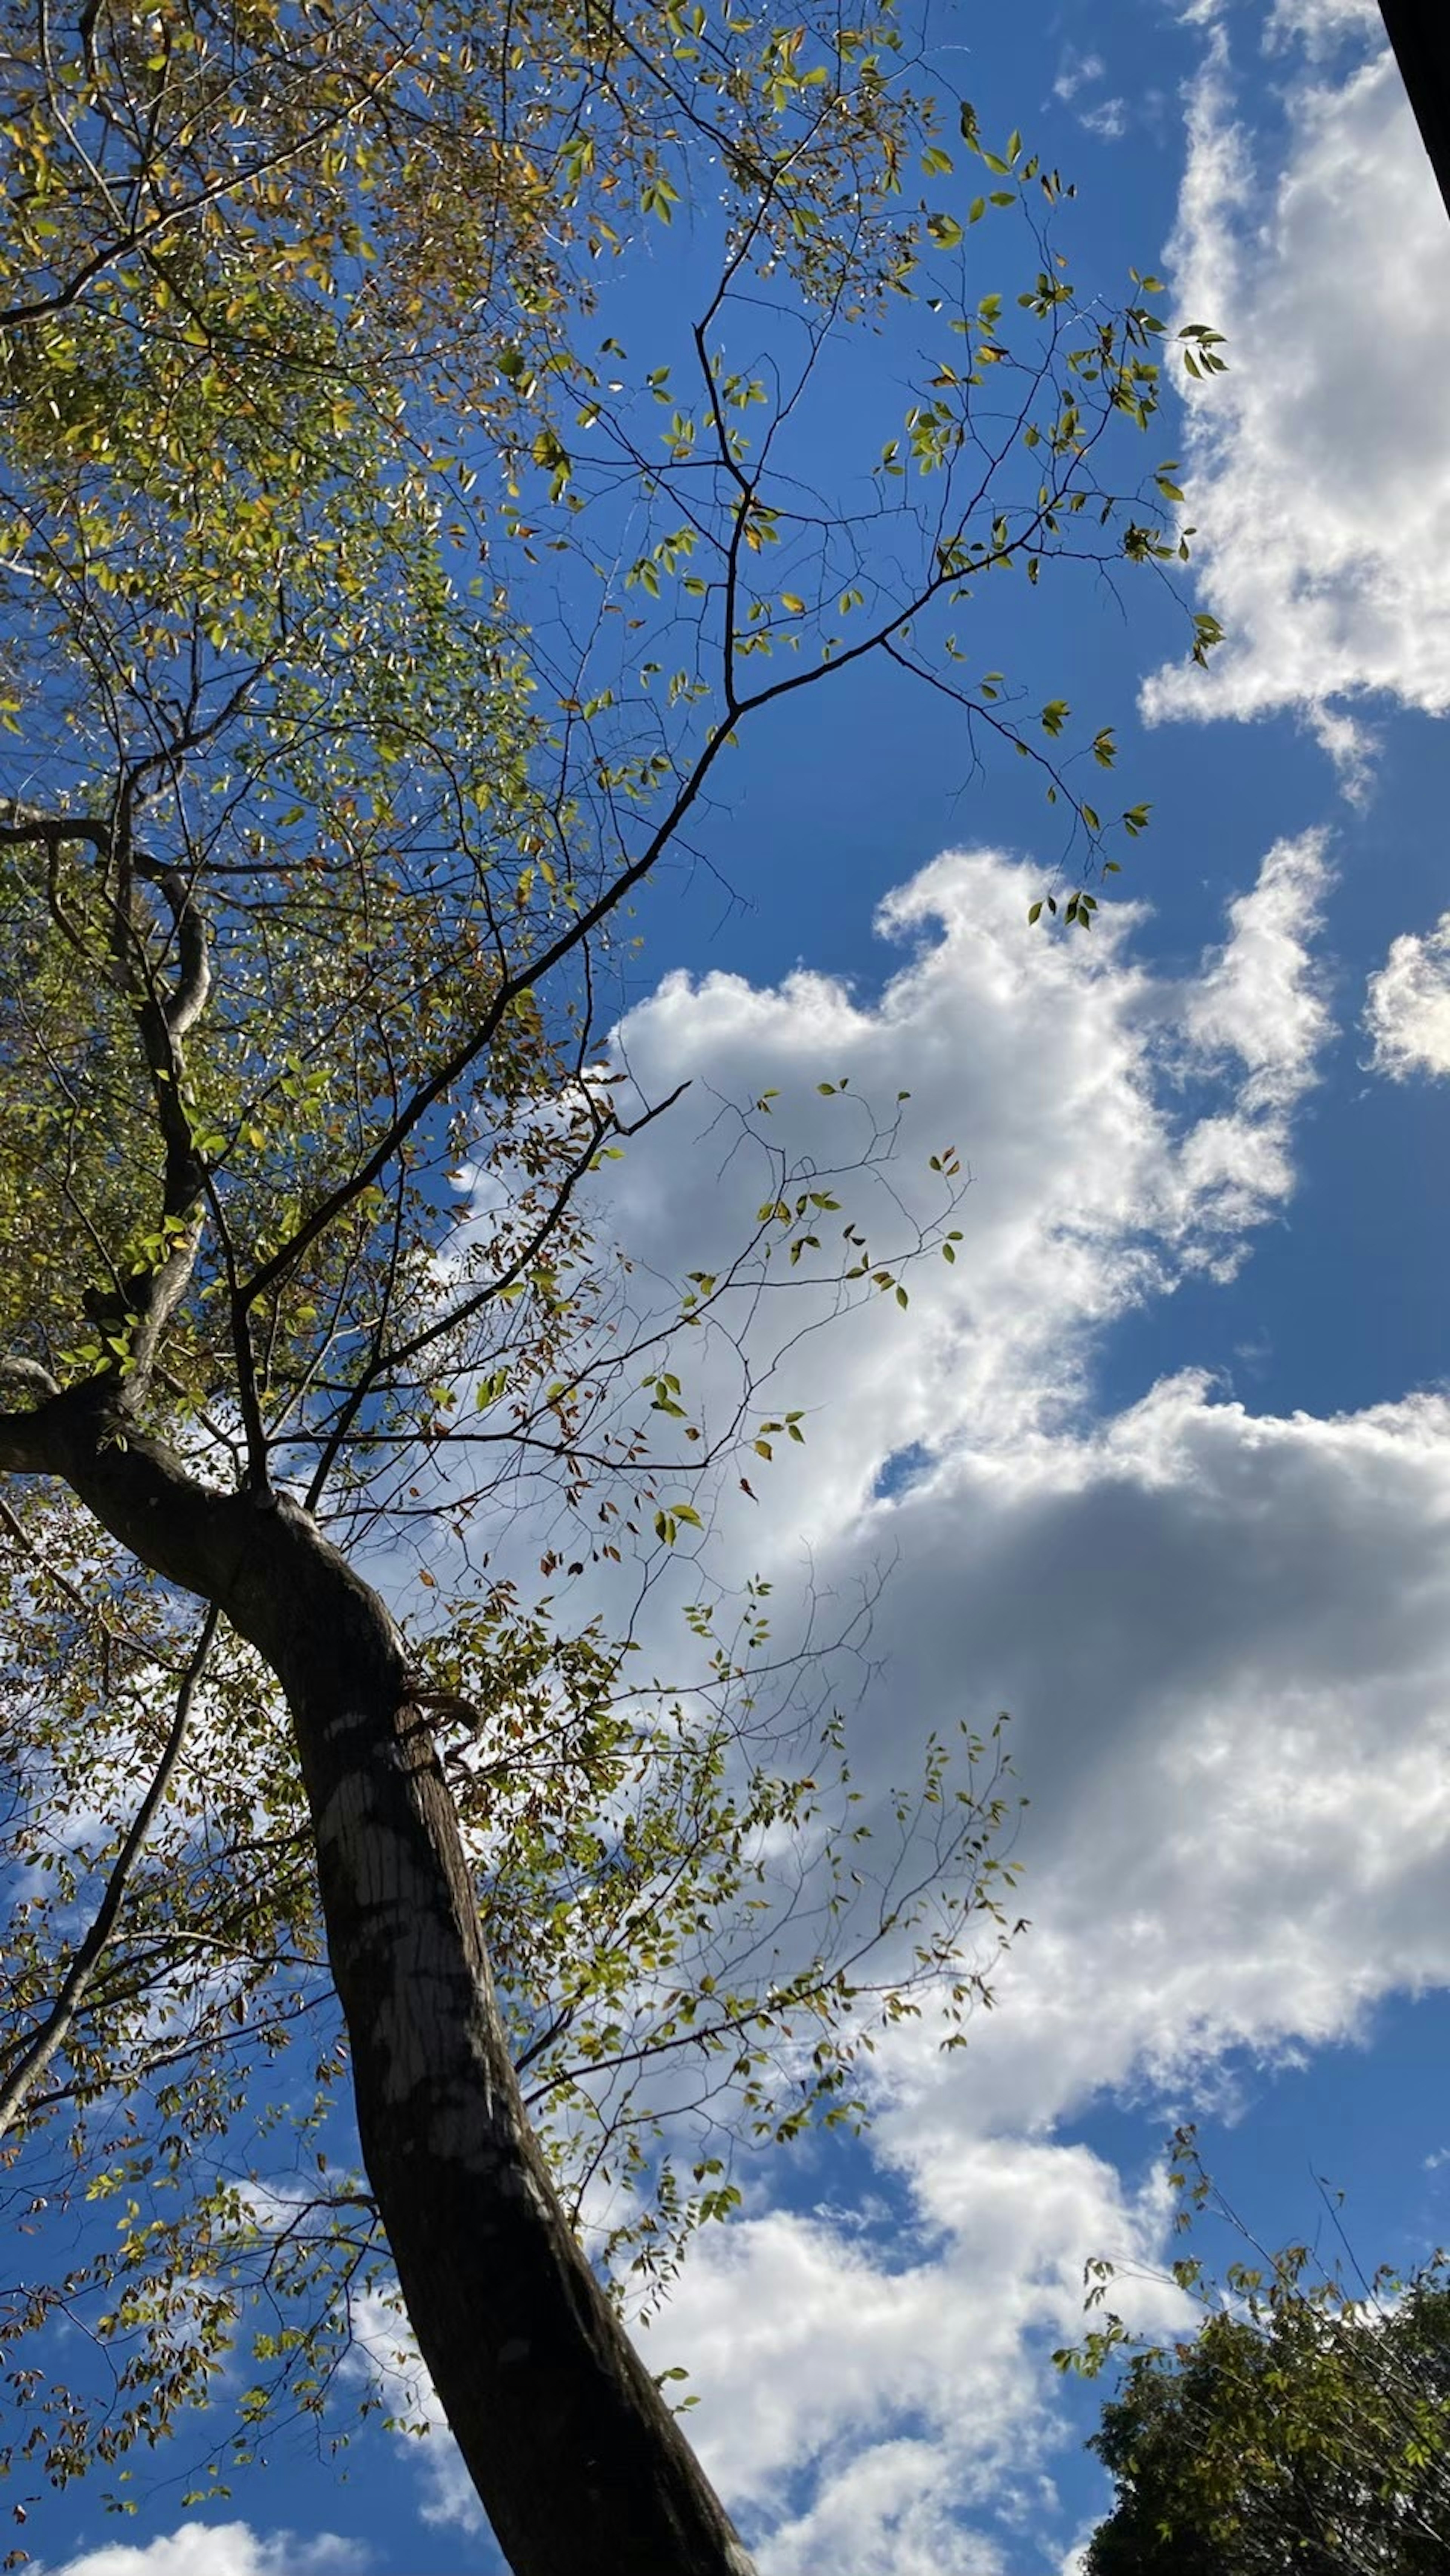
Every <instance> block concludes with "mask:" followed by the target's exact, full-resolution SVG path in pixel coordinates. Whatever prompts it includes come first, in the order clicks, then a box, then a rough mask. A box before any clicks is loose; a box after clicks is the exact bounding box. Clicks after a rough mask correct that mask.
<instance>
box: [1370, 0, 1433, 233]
mask: <svg viewBox="0 0 1450 2576" xmlns="http://www.w3.org/2000/svg"><path fill="white" fill-rule="evenodd" d="M1380 15H1381V17H1382V18H1383V20H1384V22H1385V33H1386V35H1387V36H1388V37H1389V40H1390V43H1391V45H1392V46H1393V48H1394V55H1395V60H1396V62H1397V63H1398V64H1399V67H1400V78H1401V80H1402V81H1403V82H1404V84H1405V88H1406V90H1407V91H1408V92H1409V99H1410V105H1411V107H1412V108H1413V109H1414V111H1415V122H1416V124H1417V125H1418V126H1419V129H1420V138H1421V141H1422V142H1423V144H1424V146H1425V150H1426V151H1427V152H1428V154H1429V156H1430V166H1431V168H1432V169H1433V171H1434V173H1435V176H1436V178H1437V179H1438V180H1439V182H1440V194H1441V196H1442V197H1443V198H1444V200H1445V211H1446V213H1447V214H1450V5H1447V0H1380Z"/></svg>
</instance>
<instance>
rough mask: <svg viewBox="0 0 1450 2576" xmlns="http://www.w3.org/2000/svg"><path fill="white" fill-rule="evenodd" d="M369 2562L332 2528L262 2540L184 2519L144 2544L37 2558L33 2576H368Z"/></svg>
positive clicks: (230, 2526) (243, 2526) (235, 2526)
mask: <svg viewBox="0 0 1450 2576" xmlns="http://www.w3.org/2000/svg"><path fill="white" fill-rule="evenodd" d="M367 2566H368V2552H367V2551H366V2550H365V2549H360V2548H359V2547H358V2546H357V2544H356V2543H355V2542H354V2541H348V2540H339V2539H338V2538H337V2537H336V2535H335V2534H333V2533H330V2532H321V2533H319V2534H318V2535H317V2536H316V2537H315V2538H313V2539H311V2540H301V2539H299V2538H298V2537H297V2535H296V2534H295V2533H294V2532H290V2531H279V2532H274V2533H273V2534H272V2535H271V2536H270V2538H264V2537H262V2535H261V2534H260V2533H258V2532H255V2531H253V2530H252V2529H251V2528H250V2526H249V2525H248V2524H247V2523H245V2522H211V2523H187V2524H185V2525H183V2527H182V2529H181V2530H180V2531H173V2532H171V2533H170V2534H169V2535H168V2534H163V2535H162V2537H161V2538H160V2539H157V2540H153V2541H151V2542H149V2543H148V2545H147V2546H146V2547H145V2548H137V2547H135V2546H133V2545H132V2544H131V2543H129V2542H127V2541H122V2540H116V2541H109V2542H107V2544H106V2545H105V2547H104V2548H102V2549H88V2550H87V2551H86V2552H85V2554H84V2555H83V2556H82V2557H80V2558H68V2559H67V2560H66V2561H65V2564H64V2565H63V2566H54V2565H52V2566H45V2567H42V2566H41V2565H40V2564H39V2563H38V2562H37V2564H36V2565H35V2567H34V2568H33V2570H32V2576H366V2569H367Z"/></svg>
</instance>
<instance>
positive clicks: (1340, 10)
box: [1266, 0, 1384, 56]
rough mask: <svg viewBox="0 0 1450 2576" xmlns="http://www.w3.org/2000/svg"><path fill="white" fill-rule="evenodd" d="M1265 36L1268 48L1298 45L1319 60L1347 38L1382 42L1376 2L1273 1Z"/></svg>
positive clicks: (1328, 0) (1381, 27) (1382, 26)
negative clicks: (1364, 38) (1372, 39)
mask: <svg viewBox="0 0 1450 2576" xmlns="http://www.w3.org/2000/svg"><path fill="white" fill-rule="evenodd" d="M1266 35H1267V39H1268V42H1269V44H1270V45H1271V46H1272V45H1275V44H1290V43H1293V42H1296V41H1297V42H1298V43H1300V44H1303V45H1305V46H1306V47H1307V48H1308V50H1309V52H1310V53H1311V55H1314V56H1318V55H1322V54H1326V53H1329V52H1331V51H1332V50H1333V49H1334V48H1335V47H1336V46H1338V45H1341V44H1343V42H1344V41H1345V38H1346V37H1348V36H1372V37H1374V38H1375V40H1376V41H1377V42H1378V41H1380V40H1382V39H1383V35H1384V20H1383V18H1382V17H1381V16H1380V13H1379V5H1378V0H1274V9H1273V15H1272V16H1271V18H1270V20H1269V24H1268V28H1267V30H1266Z"/></svg>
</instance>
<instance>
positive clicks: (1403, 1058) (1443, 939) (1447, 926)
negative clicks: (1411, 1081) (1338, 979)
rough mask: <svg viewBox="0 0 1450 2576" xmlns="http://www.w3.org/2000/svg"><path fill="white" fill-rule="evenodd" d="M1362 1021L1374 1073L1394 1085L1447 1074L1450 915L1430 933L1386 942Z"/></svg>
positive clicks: (1449, 1055)
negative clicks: (1420, 1075) (1414, 1076)
mask: <svg viewBox="0 0 1450 2576" xmlns="http://www.w3.org/2000/svg"><path fill="white" fill-rule="evenodd" d="M1364 1017H1365V1026H1366V1027H1367V1028H1368V1030H1369V1033H1370V1037H1371V1039H1372V1041H1373V1055H1372V1058H1371V1061H1372V1063H1373V1065H1374V1069H1375V1071H1376V1073H1387V1074H1388V1075H1389V1076H1390V1077H1391V1079H1392V1080H1393V1081H1395V1082H1404V1081H1406V1080H1407V1079H1408V1077H1409V1076H1410V1075H1411V1074H1412V1073H1427V1074H1430V1075H1432V1076H1442V1077H1443V1076H1444V1075H1446V1074H1450V912H1442V914H1441V915H1440V918H1439V920H1438V921H1437V922H1436V924H1435V927H1434V929H1433V930H1428V931H1425V932H1424V933H1423V934H1418V933H1416V932H1414V931H1406V932H1405V933H1404V934H1403V935H1402V937H1400V938H1399V939H1395V940H1392V941H1391V943H1390V949H1389V954H1388V956H1387V957H1386V959H1385V962H1384V964H1383V966H1381V967H1380V968H1379V970H1378V971H1377V973H1375V974H1373V975H1371V977H1370V979H1369V987H1368V999H1367V1001H1366V1004H1365V1013H1364Z"/></svg>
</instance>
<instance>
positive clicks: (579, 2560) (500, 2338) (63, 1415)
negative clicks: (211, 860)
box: [0, 1390, 750, 2576]
mask: <svg viewBox="0 0 1450 2576" xmlns="http://www.w3.org/2000/svg"><path fill="white" fill-rule="evenodd" d="M0 1467H10V1468H12V1469H19V1470H21V1471H22V1472H24V1471H26V1470H29V1471H30V1472H39V1473H43V1474H52V1475H58V1476H60V1477H62V1478H63V1479H64V1481H65V1482H66V1483H67V1484H68V1485H69V1486H70V1488H71V1490H72V1491H73V1492H74V1493H75V1494H76V1496H77V1497H78V1498H79V1500H80V1501H81V1502H82V1503H84V1504H85V1505H86V1506H87V1507H88V1508H89V1509H90V1510H91V1511H93V1512H94V1513H95V1515H96V1517H97V1519H98V1520H100V1521H101V1522H102V1523H103V1524H104V1526H105V1527H106V1528H107V1529H108V1530H110V1531H111V1532H112V1534H113V1535H114V1536H115V1537H116V1538H118V1539H119V1540H120V1541H121V1542H122V1544H123V1545H125V1546H127V1547H129V1548H130V1549H131V1550H132V1551H133V1552H134V1553H135V1554H136V1555H137V1556H138V1557H140V1558H141V1559H142V1561H143V1562H144V1563H145V1564H147V1565H149V1566H151V1567H152V1568H153V1569H154V1570H155V1571H156V1572H157V1573H159V1574H161V1575H163V1576H165V1577H166V1578H167V1579H168V1580H170V1581H172V1582H175V1583H178V1584H181V1585H184V1586H185V1587H186V1588H187V1589H189V1590H191V1591H193V1592H196V1593H199V1594H200V1595H201V1596H202V1597H203V1598H204V1599H206V1600H209V1601H214V1602H216V1603H218V1604H219V1605H220V1607H221V1608H222V1609H223V1610H224V1611H225V1613H226V1615H227V1617H228V1618H229V1619H230V1620H231V1622H232V1624H233V1626H234V1627H235V1628H237V1629H238V1631H239V1632H240V1633H241V1634H242V1635H243V1636H245V1637H247V1638H248V1639H249V1640H250V1641H251V1643H252V1644H253V1645H255V1646H256V1647H257V1649H258V1650H259V1652H260V1653H261V1654H262V1655H263V1656H264V1657H265V1659H266V1661H267V1663H268V1664H269V1665H270V1666H271V1668H272V1670H273V1672H274V1673H275V1674H276V1675H277V1678H278V1680H279V1681H280V1683H281V1685H282V1688H283V1690H284V1692H285V1693H286V1697H287V1702H288V1706H289V1708H290V1709H291V1712H292V1717H293V1722H294V1725H295V1729H296V1736H297V1744H298V1749H299V1753H300V1757H301V1765H302V1773H303V1778H304V1781H305V1784H306V1791H307V1798H308V1804H309V1807H310V1810H311V1815H312V1822H313V1828H314V1833H315V1836H316V1845H317V1862H318V1875H319V1880H320V1885H321V1894H322V1905H323V1911H324V1915H325V1919H326V1925H327V1938H328V1950H329V1957H330V1961H331V1965H332V1971H333V1974H334V1977H335V1979H336V1982H337V1990H338V1994H339V1996H340V1998H341V2001H342V2008H343V2013H344V2016H345V2018H346V2023H347V2031H348V2039H349V2044H350V2051H351V2057H352V2068H353V2084H354V2089H355V2095H356V2102H357V2117H358V2128H359V2132H360V2135H361V2141H362V2153H363V2161H364V2163H365V2165H366V2168H367V2172H368V2176H369V2179H370V2181H371V2184H372V2187H373V2190H374V2192H375V2194H376V2196H377V2201H378V2207H379V2210H380V2212H381V2215H382V2221H383V2225H384V2227H385V2229H386V2231H387V2237H388V2243H389V2246H390V2248H391V2251H392V2255H393V2259H394V2261H395V2262H396V2264H397V2269H398V2278H399V2282H400V2284H401V2287H402V2292H403V2297H404V2300H405V2302H406V2305H407V2310H408V2317H409V2321H410V2323H411V2325H412V2328H413V2332H414V2334H415V2335H416V2337H417V2340H418V2345H419V2348H420V2350H421V2352H422V2355H423V2358H424V2360H425V2362H426V2363H427V2366H428V2369H429V2371H430V2373H431V2375H432V2379H433V2383H434V2386H435V2388H436V2389H437V2392H438V2396H439V2400H440V2402H441V2404H442V2408H443V2412H444V2414H445V2416H446V2418H447V2421H448V2424H449V2427H450V2429H451V2430H452V2432H453V2434H454V2436H455V2438H456V2440H457V2442H458V2445H459V2448H460V2450H461V2451H462V2454H463V2457H464V2460H465V2462H466V2463H467V2466H468V2470H469V2473H470V2475H471V2477H472V2478H473V2480H474V2483H475V2485H476V2486H477V2489H478V2492H479V2495H480V2497H481V2498H482V2500H483V2504H484V2506H485V2509H486V2511H487V2513H488V2516H489V2520H490V2522H491V2523H492V2525H493V2528H494V2531H495V2532H496V2534H497V2536H498V2541H499V2545H500V2547H501V2548H502V2550H503V2553H504V2556H505V2557H506V2558H507V2560H508V2562H509V2565H510V2567H511V2568H512V2569H513V2570H514V2571H515V2576H750V2560H749V2558H748V2556H747V2554H746V2552H745V2550H744V2549H743V2548H742V2546H741V2544H740V2541H739V2539H738V2537H737V2536H736V2534H735V2532H734V2530H733V2529H732V2527H731V2524H730V2521H729V2519H728V2517H727V2515H726V2513H725V2511H724V2509H723V2507H722V2506H721V2504H720V2502H719V2500H718V2498H717V2497H716V2495H715V2494H714V2491H713V2489H712V2488H711V2486H710V2484H709V2482H708V2480H707V2479H706V2478H705V2476H704V2474H703V2472H702V2470H701V2469H700V2467H699V2464H698V2462H697V2461H696V2459H695V2457H694V2454H693V2452H692V2451H691V2450H690V2447H689V2445H688V2443H687V2442H686V2441H685V2439H684V2436H683V2434H682V2433H681V2431H680V2428H679V2425H678V2423H677V2421H676V2419H675V2417H674V2416H673V2415H672V2414H671V2412H670V2410H669V2408H668V2406H667V2405H666V2404H665V2402H664V2399H663V2398H662V2397H661V2395H660V2393H659V2390H658V2389H657V2388H656V2386H655V2384H654V2381H653V2380H652V2379H651V2377H650V2375H649V2373H648V2371H647V2370H646V2369H645V2367H644V2364H643V2363H642V2362H641V2360H640V2358H639V2356H638V2354H637V2353H636V2352H635V2350H634V2348H633V2346H632V2344H631V2343H630V2341H629V2339H628V2337H627V2335H626V2334H625V2332H624V2330H623V2328H622V2326H621V2325H620V2323H619V2320H618V2318H617V2317H616V2316H615V2314H614V2312H613V2310H612V2308H611V2307H610V2305H609V2302H608V2300H607V2299H606V2298H605V2296H604V2294H603V2292H602V2290H601V2288H600V2286H599V2283H598V2281H597V2280H596V2279H595V2276H594V2274H593V2272H592V2271H591V2269H590V2267H589V2265H588V2263H587V2262H586V2260H585V2258H584V2255H583V2253H582V2252H581V2250H580V2248H579V2245H578V2244H577V2242H576V2240H575V2237H574V2235H573V2232H572V2230H571V2228H570V2227H569V2224H568V2222H567V2220H566V2219H565V2216H564V2213H563V2210H562V2208H561V2207H560V2203H559V2199H558V2195H557V2193H556V2192H555V2189H554V2186H553V2183H552V2181H551V2178H550V2175H549V2171H548V2168H547V2166H546V2164H545V2162H544V2158H543V2156H542V2154H541V2152H540V2149H539V2147H538V2145H537V2143H536V2142H535V2140H534V2138H533V2136H532V2133H531V2132H530V2129H529V2126H528V2122H527V2120H526V2118H525V2115H524V2109H523V2104H522V2100H521V2097H520V2093H519V2087H518V2082H517V2079H516V2077H515V2074H514V2069H513V2065H512V2061H511V2059H510V2057H509V2053H508V2047H507V2041H506V2037H505V2032H504V2028H503V2024H502V2022H501V2019H500V2017H499V2013H498V2008H497V2005H496V2002H495V1999H494V1994H493V1986H492V1981H491V1978H490V1974H489V1966H488V1958H487V1953H486V1950H485V1947H484V1942H483V1935H482V1932H481V1930H480V1927H479V1919H478V1907H477V1902H476V1899H475V1896H474V1893H473V1889H472V1886H471V1884H470V1878H469V1872H468V1867H467V1864H466V1862H465V1859H464V1855H463V1850H462V1846H461V1844H460V1841H459V1835H458V1829H457V1823H456V1819H455V1816H454V1810H453V1804H452V1801H451V1799H450V1797H449V1794H448V1791H447V1788H446V1786H445V1784H444V1780H443V1776H442V1771H441V1767H440V1764H439V1761H438V1756H437V1752H436V1749H435V1746H434V1743H433V1738H432V1733H431V1729H430V1727H429V1725H428V1723H427V1720H426V1717H425V1715H424V1713H423V1711H422V1710H421V1709H420V1708H418V1707H417V1706H416V1705H415V1703H414V1702H413V1701H412V1699H411V1698H410V1695H409V1682H408V1673H407V1665H406V1659H405V1656H404V1653H403V1648H402V1642H401V1639H400V1638H399V1635H398V1631H397V1629H396V1628H395V1627H394V1625H393V1622H392V1620H391V1619H390V1618H389V1616H388V1613H387V1610H386V1609H385V1607H384V1605H383V1603H382V1601H381V1600H380V1599H379V1597H378V1595H377V1594H376V1593H375V1592H373V1591H372V1590H371V1589H370V1588H369V1586H368V1585H367V1584H365V1583H364V1582H362V1581H361V1580H360V1578H359V1577H358V1576H357V1575H356V1574H355V1573H354V1572H353V1571H352V1569H351V1567H350V1566H349V1565H348V1564H347V1562H346V1560H345V1559H344V1558H343V1557H342V1556H340V1555H339V1553H338V1551H337V1550H336V1549H335V1548H334V1547H333V1546H332V1545H331V1544H330V1542H329V1541H328V1540H326V1539H325V1538H324V1537H323V1536H322V1534H321V1532H320V1531H319V1530H318V1528H317V1526H316V1524H315V1523H314V1522H313V1521H312V1520H311V1519H310V1518H309V1516H308V1515H307V1514H306V1513H305V1512H303V1511H301V1510H300V1509H299V1508H298V1507H297V1506H296V1505H295V1504H294V1503H292V1502H291V1501H290V1500H289V1499H288V1498H287V1497H285V1496H283V1497H268V1498H267V1499H266V1500H265V1501H262V1502H258V1501H255V1500H253V1499H252V1498H251V1497H250V1496H247V1495H224V1494H218V1493H215V1492H212V1491H209V1490H208V1489H207V1488H205V1487H202V1486H200V1485H199V1484H198V1483H197V1482H196V1480H195V1479H194V1478H193V1477H192V1476H191V1475H190V1474H189V1473H188V1472H187V1470H186V1469H185V1467H184V1466H183V1465H182V1463H181V1461H180V1460H179V1459H178V1458H177V1456H176V1455H175V1453H174V1452H172V1451H171V1450H170V1449H169V1448H167V1446H166V1445H165V1444H164V1443H163V1442H160V1441H156V1440H153V1439H150V1438H148V1437H146V1436H144V1435H142V1434H140V1433H138V1432H137V1431H136V1430H135V1428H134V1427H133V1426H132V1425H131V1424H130V1423H129V1422H127V1423H125V1424H124V1425H122V1424H121V1423H119V1422H116V1423H112V1422H110V1421H108V1420H107V1418H106V1416H105V1415H104V1414H103V1413H102V1412H101V1411H100V1409H99V1408H98V1405H97V1403H96V1401H95V1397H94V1391H93V1390H86V1391H84V1394H83V1396H82V1397H81V1398H79V1399H78V1398H77V1397H75V1396H60V1397H54V1398H52V1399H51V1400H50V1401H48V1402H46V1403H44V1404H42V1405H41V1406H39V1407H38V1408H37V1410H36V1411H35V1412H34V1413H31V1414H21V1415H16V1414H11V1415H9V1416H8V1417H6V1418H5V1419H4V1420H3V1422H0Z"/></svg>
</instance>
